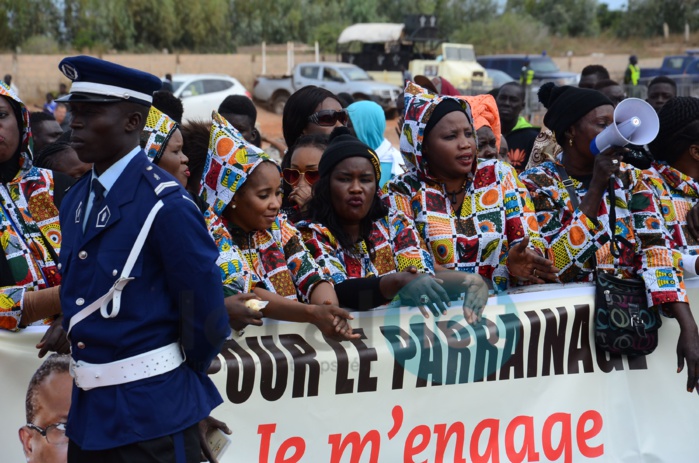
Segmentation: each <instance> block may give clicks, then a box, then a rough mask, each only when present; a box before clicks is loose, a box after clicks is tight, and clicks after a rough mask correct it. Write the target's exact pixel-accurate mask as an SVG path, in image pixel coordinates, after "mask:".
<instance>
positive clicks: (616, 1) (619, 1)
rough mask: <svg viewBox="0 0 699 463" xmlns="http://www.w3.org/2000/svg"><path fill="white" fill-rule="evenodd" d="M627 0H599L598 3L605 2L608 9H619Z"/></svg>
mask: <svg viewBox="0 0 699 463" xmlns="http://www.w3.org/2000/svg"><path fill="white" fill-rule="evenodd" d="M626 2H627V0H600V1H599V3H606V4H607V5H609V9H610V10H620V9H621V8H622V7H625V6H626Z"/></svg>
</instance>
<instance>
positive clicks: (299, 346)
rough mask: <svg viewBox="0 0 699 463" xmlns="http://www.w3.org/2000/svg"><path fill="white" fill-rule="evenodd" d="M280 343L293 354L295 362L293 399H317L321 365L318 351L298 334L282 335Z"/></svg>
mask: <svg viewBox="0 0 699 463" xmlns="http://www.w3.org/2000/svg"><path fill="white" fill-rule="evenodd" d="M279 341H280V342H281V343H282V346H284V347H285V348H286V350H288V351H289V353H290V354H291V358H292V359H293V361H294V383H293V387H292V389H291V391H292V394H291V396H292V397H304V396H306V397H315V396H317V395H318V382H319V381H320V365H319V364H318V361H317V360H316V351H315V350H314V349H313V347H311V346H310V345H309V344H308V343H307V342H306V340H305V339H303V338H302V337H301V336H299V335H298V334H282V335H280V336H279ZM306 368H308V395H306V394H305V392H306Z"/></svg>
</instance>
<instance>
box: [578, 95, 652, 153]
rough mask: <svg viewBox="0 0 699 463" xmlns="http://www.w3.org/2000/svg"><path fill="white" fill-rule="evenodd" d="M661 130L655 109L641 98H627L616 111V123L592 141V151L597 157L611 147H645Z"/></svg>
mask: <svg viewBox="0 0 699 463" xmlns="http://www.w3.org/2000/svg"><path fill="white" fill-rule="evenodd" d="M659 130H660V121H659V120H658V113H656V112H655V109H653V107H652V106H651V105H649V104H648V103H646V102H645V101H643V100H641V99H639V98H627V99H625V100H624V101H622V102H621V103H619V104H618V105H617V107H616V108H615V109H614V123H613V124H612V125H610V126H609V127H607V128H606V129H604V130H603V131H602V132H601V133H600V134H599V135H597V136H596V137H595V139H594V140H592V142H591V143H590V151H591V152H592V154H594V155H595V156H597V155H598V154H600V153H601V152H602V151H604V150H606V149H607V148H609V147H610V146H626V145H628V144H633V145H645V144H647V143H650V142H652V141H653V140H654V139H655V137H656V136H657V135H658V131H659Z"/></svg>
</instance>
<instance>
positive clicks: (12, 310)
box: [0, 82, 61, 331]
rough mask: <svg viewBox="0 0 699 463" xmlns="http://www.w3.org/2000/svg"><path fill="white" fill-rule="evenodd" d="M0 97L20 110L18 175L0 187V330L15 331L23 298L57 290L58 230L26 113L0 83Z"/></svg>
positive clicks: (48, 180) (49, 183)
mask: <svg viewBox="0 0 699 463" xmlns="http://www.w3.org/2000/svg"><path fill="white" fill-rule="evenodd" d="M0 95H1V96H4V97H6V98H10V99H12V100H14V101H16V102H17V103H19V105H20V107H21V109H22V124H23V126H22V127H21V132H22V133H21V141H20V143H21V147H20V160H19V171H18V172H17V175H15V177H14V178H13V179H12V180H11V181H10V182H8V183H0V248H1V249H2V252H3V253H4V255H5V260H6V262H7V264H8V266H7V267H4V268H5V270H6V271H7V269H9V272H7V273H9V275H8V274H3V275H0V282H2V283H1V284H0V328H4V329H7V330H13V331H16V330H18V329H19V321H20V319H21V318H22V300H23V298H24V294H25V292H26V291H36V290H39V289H44V288H50V287H53V286H57V285H59V284H60V275H59V274H58V268H57V266H58V253H59V252H60V250H61V230H60V226H59V222H58V209H57V208H56V206H55V205H54V202H53V195H54V181H53V174H52V173H51V171H49V170H45V169H40V168H38V167H34V166H33V165H32V162H31V160H30V156H29V152H30V151H29V144H30V141H31V132H30V129H29V112H28V111H27V109H26V107H25V106H24V104H23V103H22V102H21V101H20V100H19V98H18V97H17V96H16V95H15V94H14V93H13V92H11V91H10V89H9V88H8V87H7V86H6V85H5V84H4V83H2V82H0ZM10 117H14V115H11V116H10ZM2 268H3V266H0V269H2ZM49 321H50V320H49V319H47V320H43V321H38V322H36V324H42V323H49Z"/></svg>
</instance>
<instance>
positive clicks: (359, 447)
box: [328, 429, 381, 463]
mask: <svg viewBox="0 0 699 463" xmlns="http://www.w3.org/2000/svg"><path fill="white" fill-rule="evenodd" d="M328 444H330V446H331V450H330V463H340V460H342V457H343V455H344V454H345V449H346V448H347V447H348V446H350V445H351V446H352V453H351V454H350V461H359V460H360V459H361V458H362V455H363V454H364V447H366V446H367V444H371V454H370V455H369V463H378V461H379V449H380V446H381V435H380V434H379V432H378V431H377V430H376V429H372V430H371V431H369V432H368V433H366V435H364V438H362V439H361V440H360V436H359V433H358V432H351V433H349V434H347V436H346V437H345V438H344V439H342V434H330V435H329V436H328Z"/></svg>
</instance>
